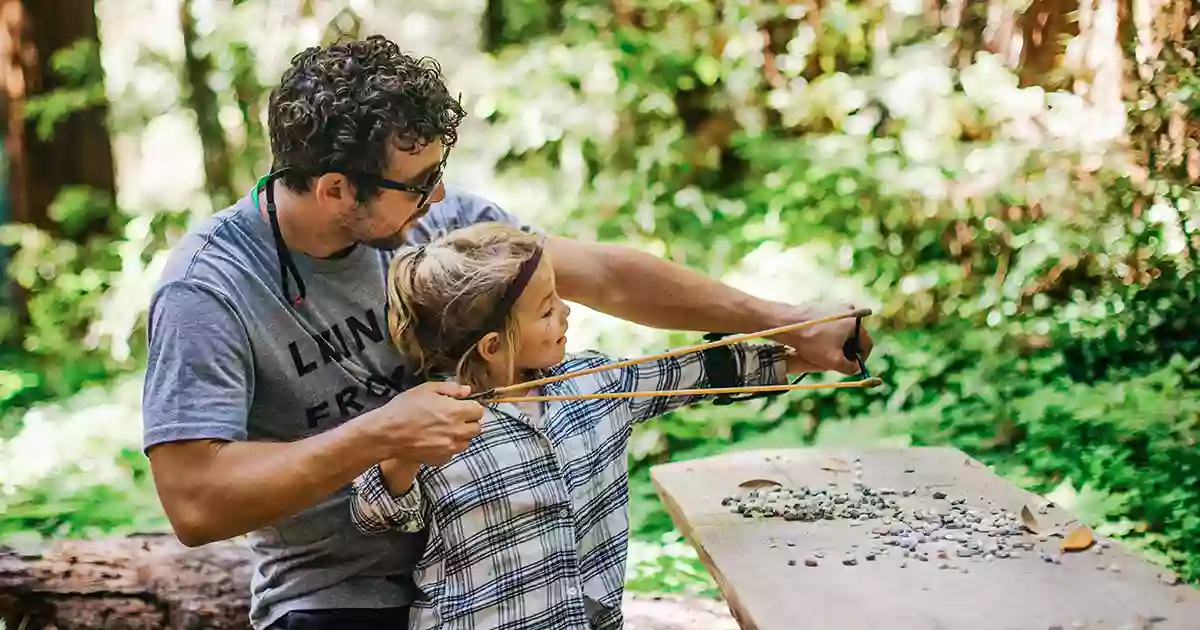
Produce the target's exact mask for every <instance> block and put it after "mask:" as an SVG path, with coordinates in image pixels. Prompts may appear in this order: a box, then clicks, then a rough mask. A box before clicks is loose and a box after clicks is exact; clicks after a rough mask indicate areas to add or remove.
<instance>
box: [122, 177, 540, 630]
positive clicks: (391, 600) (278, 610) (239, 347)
mask: <svg viewBox="0 0 1200 630" xmlns="http://www.w3.org/2000/svg"><path fill="white" fill-rule="evenodd" d="M486 221H500V222H505V223H509V224H513V225H519V226H521V227H522V228H523V229H526V230H532V229H533V228H532V227H530V226H528V225H523V224H521V223H520V222H519V221H518V220H517V218H516V217H514V216H512V215H510V214H508V213H506V212H504V211H503V210H501V209H500V208H498V207H497V206H496V205H494V204H492V203H490V202H488V201H486V200H484V199H482V198H480V197H478V196H475V195H471V194H468V193H466V192H463V191H460V190H457V189H454V188H450V187H448V188H447V192H446V198H445V199H444V200H443V201H442V202H440V203H438V204H435V205H434V206H433V207H432V208H431V209H430V212H429V214H428V215H426V216H425V217H424V218H422V219H421V221H420V222H419V223H418V225H416V226H415V227H414V228H413V229H412V231H411V232H410V233H409V235H408V237H409V244H411V245H416V244H419V243H422V242H427V241H428V240H430V239H431V238H433V237H434V236H436V235H437V234H440V233H442V232H445V231H449V230H453V229H455V228H459V227H463V226H466V225H470V224H473V223H480V222H486ZM291 256H292V258H293V260H294V261H295V263H296V266H297V267H298V269H299V271H300V273H301V274H302V275H303V278H304V282H305V285H306V288H307V295H306V297H305V300H304V302H303V303H302V304H301V305H300V306H293V305H292V303H291V300H290V299H289V296H284V295H283V293H282V289H281V285H280V280H279V278H280V275H279V262H278V257H277V255H276V251H275V245H274V239H273V236H272V233H271V228H270V225H269V224H268V223H267V220H266V218H265V217H264V216H263V215H262V214H260V212H259V210H258V209H257V208H256V206H255V204H254V202H253V200H252V198H251V197H250V196H249V195H247V196H246V197H243V198H242V199H241V200H239V201H238V202H237V203H236V204H234V205H233V206H232V207H230V208H228V209H226V210H223V211H221V212H219V213H217V214H216V215H214V216H213V217H211V218H210V219H208V220H206V221H205V222H203V223H202V224H200V225H198V226H196V227H195V228H193V229H192V230H190V231H189V232H188V234H186V235H185V236H184V238H183V239H181V241H180V242H179V243H178V244H177V245H176V247H175V248H174V250H173V251H172V253H171V256H170V258H169V260H168V263H167V265H166V268H165V269H164V271H163V273H162V275H161V277H160V279H159V282H158V285H157V286H156V288H155V292H154V295H153V298H152V299H151V303H150V314H149V340H148V341H149V356H148V361H147V371H146V381H145V386H144V396H143V423H144V430H143V448H145V449H148V448H149V447H151V446H153V445H156V444H161V443H164V442H173V441H179V440H194V439H216V440H277V441H294V440H297V439H301V438H304V437H307V436H310V435H313V434H316V433H319V432H321V431H325V430H328V429H330V428H333V427H336V426H338V425H339V424H341V423H343V422H346V421H347V420H349V419H351V418H353V417H355V416H357V415H359V414H362V413H364V412H367V411H370V410H372V409H375V408H377V407H379V406H381V405H382V404H384V403H385V402H387V401H388V400H389V399H390V398H391V397H392V396H395V395H396V394H397V393H398V392H400V391H403V390H404V389H406V388H408V387H411V386H412V385H413V384H415V383H414V380H413V378H412V377H411V375H410V374H409V372H408V370H407V366H406V365H405V363H404V360H403V359H402V357H400V356H399V354H398V353H397V352H396V351H395V349H394V348H393V347H392V345H391V344H390V342H389V340H388V338H387V318H386V293H385V287H384V280H385V274H386V272H387V266H388V262H389V261H390V257H391V253H390V252H381V251H376V250H372V249H369V248H367V247H364V246H359V247H357V248H356V249H354V250H353V251H351V253H350V254H348V255H346V256H344V257H341V258H337V259H315V258H311V257H308V256H305V255H304V254H302V253H300V252H296V251H292V252H291ZM292 286H293V290H294V285H292ZM349 496H350V492H349V486H347V487H346V488H344V489H342V490H340V491H339V492H337V493H335V494H333V495H332V496H330V497H328V498H327V499H326V500H325V501H323V502H321V503H320V504H318V505H316V506H314V507H312V508H310V509H308V510H305V511H303V512H301V513H300V514H297V515H295V516H293V517H291V518H287V519H283V520H282V521H281V522H279V523H276V524H275V525H274V526H272V527H266V528H263V529H260V530H257V531H254V532H251V533H250V535H249V536H248V538H249V545H250V548H251V549H252V550H253V551H254V552H255V554H256V555H255V557H256V560H255V567H254V573H253V578H252V582H251V605H250V617H251V623H252V624H253V626H254V627H255V628H256V629H262V628H265V627H267V626H269V625H270V624H271V623H273V622H274V621H275V620H277V619H278V618H279V617H281V616H282V615H284V614H286V613H287V612H289V611H291V610H306V609H322V608H363V607H366V608H383V607H392V606H403V605H406V604H408V603H410V602H411V601H412V600H413V596H414V592H413V588H412V586H411V584H410V583H407V582H405V581H397V580H395V579H393V578H389V576H395V575H408V574H411V572H412V570H413V567H414V565H415V563H416V561H417V559H418V558H419V557H420V554H421V551H422V549H423V548H424V541H425V539H424V534H423V533H415V534H411V533H403V532H394V533H389V534H388V535H385V536H364V535H363V534H361V533H360V532H358V531H357V529H356V528H355V527H354V525H353V523H352V522H351V521H350V510H349V508H348V507H347V500H348V498H349Z"/></svg>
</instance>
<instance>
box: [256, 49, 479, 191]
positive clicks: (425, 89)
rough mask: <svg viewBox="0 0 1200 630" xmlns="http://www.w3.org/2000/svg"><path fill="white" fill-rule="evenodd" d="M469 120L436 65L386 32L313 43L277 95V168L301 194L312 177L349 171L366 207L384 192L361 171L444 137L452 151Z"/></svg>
mask: <svg viewBox="0 0 1200 630" xmlns="http://www.w3.org/2000/svg"><path fill="white" fill-rule="evenodd" d="M465 115H466V112H465V111H464V110H463V108H462V105H461V104H460V103H459V102H458V99H456V98H454V97H452V96H451V95H450V93H449V91H448V90H447V89H446V84H445V80H444V77H443V76H442V71H441V67H440V66H439V65H438V63H437V61H436V60H434V59H432V58H429V57H422V58H419V59H418V58H414V57H412V56H409V55H407V54H404V53H402V52H401V51H400V48H399V47H398V46H397V45H396V44H395V43H394V42H392V41H390V40H388V39H387V38H385V37H383V36H382V35H372V36H370V37H368V38H366V39H365V40H359V41H349V42H341V43H337V44H333V45H330V46H324V47H319V46H314V47H312V48H308V49H307V50H305V51H303V52H301V53H299V54H298V55H296V56H295V57H293V58H292V64H291V66H290V67H289V68H288V69H287V70H286V71H284V73H283V76H282V78H281V79H280V81H279V86H278V87H277V88H276V89H275V90H273V91H272V93H271V101H270V107H269V111H268V115H267V126H268V128H269V130H270V136H271V152H272V157H273V160H274V163H273V164H272V170H278V169H283V168H287V169H289V170H288V171H287V172H286V173H284V174H282V175H281V176H280V179H281V180H282V181H283V183H284V184H285V185H286V186H287V187H288V188H290V189H292V190H294V191H296V192H298V193H305V192H308V189H309V182H310V181H311V179H312V178H313V177H317V176H320V175H322V174H324V173H328V172H335V171H336V172H341V173H345V174H346V175H347V177H349V178H350V180H351V182H352V183H353V184H354V186H355V189H356V190H357V197H358V200H359V201H360V202H365V201H367V200H369V199H371V198H373V197H374V196H375V195H376V194H377V192H378V187H377V186H376V185H375V183H374V182H373V181H372V180H371V179H370V178H356V177H355V176H354V174H355V173H363V174H366V175H373V176H377V177H378V176H383V175H384V171H385V170H386V168H387V164H388V153H389V151H388V148H389V147H396V148H398V149H400V150H401V151H408V152H414V153H415V152H417V151H420V150H421V149H422V148H424V147H425V146H427V145H428V144H430V143H432V142H434V141H436V140H439V139H440V140H441V141H442V144H443V145H445V147H446V149H447V150H449V149H450V147H452V146H454V143H455V142H457V140H458V125H459V123H460V122H462V119H463V117H464V116H465Z"/></svg>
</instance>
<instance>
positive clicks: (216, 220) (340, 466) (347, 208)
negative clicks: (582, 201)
mask: <svg viewBox="0 0 1200 630" xmlns="http://www.w3.org/2000/svg"><path fill="white" fill-rule="evenodd" d="M463 115H464V112H463V110H462V108H461V107H460V106H459V104H458V102H457V101H456V100H455V99H454V98H452V97H451V96H450V95H449V93H448V91H447V89H446V86H445V85H444V83H443V78H442V76H441V73H440V71H439V69H438V68H437V66H436V63H434V62H431V61H428V60H416V59H413V58H411V57H408V56H406V55H403V54H401V53H400V52H399V50H398V49H397V47H396V45H395V44H393V43H392V42H389V41H387V40H386V39H384V38H381V37H373V38H370V39H368V40H366V41H359V42H354V43H350V44H345V45H339V46H332V47H327V48H312V49H309V50H306V51H304V52H303V53H301V54H299V55H297V56H296V57H295V58H294V59H293V61H292V65H291V67H290V68H289V69H288V70H287V71H286V72H285V73H284V74H283V77H282V80H281V84H280V85H279V87H278V88H277V90H276V91H275V92H274V93H273V94H272V98H271V103H270V111H269V128H270V136H271V146H272V152H273V157H274V168H275V169H276V170H275V171H274V172H273V174H272V176H271V177H269V178H265V180H264V181H263V182H260V185H259V186H256V187H255V189H254V190H253V191H252V192H251V193H250V194H249V195H248V196H247V197H245V198H243V199H241V200H240V201H238V202H237V203H236V204H234V205H233V206H232V207H231V208H228V209H226V210H224V211H222V212H220V213H218V214H217V215H216V216H214V217H213V218H212V219H211V220H209V221H207V222H206V223H205V224H204V225H201V226H199V227H197V228H195V229H193V230H192V231H191V232H189V234H188V235H187V236H186V237H185V238H184V239H183V240H182V242H180V243H179V244H178V245H177V246H176V248H175V250H174V252H173V254H172V259H171V262H170V263H169V264H168V266H167V269H166V270H165V271H164V273H163V276H162V278H161V279H160V281H159V285H158V287H157V289H156V292H155V294H154V297H153V299H152V302H151V306H150V319H149V341H150V353H149V361H148V369H147V374H146V382H145V396H144V417H145V432H144V446H145V449H146V453H147V455H148V457H149V459H150V463H151V469H152V471H153V475H154V480H155V484H156V487H157V490H158V494H159V497H160V500H161V502H162V505H163V508H164V510H165V511H166V514H167V516H168V518H169V519H170V522H171V525H172V527H173V529H174V531H175V533H176V535H177V536H178V537H179V539H180V540H181V541H182V542H183V543H184V544H186V545H189V546H195V545H202V544H205V543H208V542H212V541H217V540H223V539H228V538H232V537H235V536H240V535H243V534H248V535H249V543H250V546H251V548H252V549H253V550H254V551H255V552H256V553H257V557H258V560H257V564H256V567H255V572H254V577H253V580H252V584H251V590H252V603H251V621H252V623H253V625H254V627H255V628H256V629H263V628H268V627H273V628H287V629H293V630H294V629H297V628H327V627H328V628H340V629H342V630H354V629H357V628H362V629H367V628H403V627H404V620H405V616H406V608H405V606H406V604H408V603H410V602H411V601H412V599H413V596H414V593H413V589H412V587H411V584H409V583H406V582H402V581H401V582H397V581H395V580H392V579H389V578H388V576H394V575H404V574H408V573H411V571H412V568H413V563H414V561H415V559H416V558H418V557H419V555H420V552H421V549H422V545H423V540H424V539H423V538H422V534H421V533H398V532H394V533H389V534H386V535H381V536H364V535H362V534H360V533H358V531H357V530H356V528H355V527H354V525H353V524H352V523H351V520H350V509H349V507H348V503H347V498H348V496H349V489H348V487H349V484H350V483H351V482H352V480H353V479H354V478H355V477H356V476H357V475H358V474H360V473H362V472H363V471H365V470H366V469H367V468H369V467H370V466H372V465H373V464H375V463H376V462H379V461H381V460H384V459H388V458H398V459H404V460H408V461H411V462H423V463H429V464H436V463H440V462H444V461H446V460H447V459H449V458H450V457H451V456H452V455H453V454H454V453H457V452H459V451H461V450H463V449H464V448H465V447H466V445H467V442H468V441H469V440H470V439H471V437H472V436H474V435H476V434H477V433H478V432H479V426H478V420H479V418H480V417H481V415H482V408H481V407H480V406H479V405H478V404H477V403H475V402H471V401H465V400H461V399H460V398H461V397H462V396H463V395H465V394H466V393H467V391H466V388H465V387H462V386H458V385H454V384H450V383H424V384H419V385H418V384H415V383H413V382H412V379H411V378H410V376H409V374H408V372H407V370H406V366H405V364H404V361H403V360H402V358H401V357H400V356H399V355H398V354H397V353H396V352H395V351H394V349H393V347H392V346H391V344H390V343H389V340H388V335H387V323H386V313H385V304H386V296H385V294H384V291H385V286H384V281H383V279H384V274H385V272H386V269H387V265H388V261H389V259H390V258H389V253H388V252H389V251H390V250H392V249H394V248H396V247H398V246H401V245H406V244H413V243H419V242H423V241H426V240H428V239H429V238H431V235H432V234H434V233H435V232H438V231H442V230H447V229H453V228H454V227H458V226H461V225H467V224H471V223H474V222H479V221H507V222H510V223H516V222H517V219H516V218H515V217H514V216H512V215H510V214H508V213H506V212H504V211H503V210H501V209H500V208H498V207H496V206H495V205H494V204H491V203H490V202H488V201H486V200H484V199H482V198H480V197H477V196H474V195H471V194H469V193H466V192H463V191H459V190H454V189H447V188H446V187H445V186H443V184H442V181H441V176H442V171H443V168H444V167H445V164H446V160H447V158H448V156H449V152H450V149H451V148H452V147H453V145H454V143H455V142H456V141H457V135H456V132H457V128H458V125H459V122H460V120H461V119H462V117H463ZM526 229H532V228H529V227H528V226H526ZM547 249H548V251H549V252H550V253H551V255H552V257H553V260H554V261H555V271H556V274H557V276H558V284H559V288H560V292H561V294H562V295H563V297H564V299H568V300H572V301H576V302H579V303H582V304H585V305H588V306H590V307H592V308H595V309H597V310H600V311H602V312H606V313H609V314H612V315H615V316H617V317H621V318H624V319H627V320H629V321H633V322H638V323H641V324H644V325H649V326H654V327H659V328H670V329H686V330H698V331H706V330H720V331H725V332H749V331H754V330H761V329H765V328H769V327H774V326H779V325H783V324H787V323H792V322H796V321H801V320H806V319H811V318H814V317H823V316H827V315H831V314H835V313H840V312H844V311H846V310H849V309H850V308H851V307H850V306H848V305H810V306H792V305H787V304H780V303H776V302H768V301H764V300H759V299H755V298H753V297H751V296H749V295H747V294H745V293H742V292H740V291H737V290H735V289H733V288H730V287H728V286H725V285H723V284H720V283H718V282H716V281H714V280H711V279H709V278H706V277H704V276H703V275H701V274H698V273H695V272H692V271H689V270H687V269H685V268H683V267H681V266H677V265H674V264H671V263H668V262H665V261H662V260H659V259H657V258H655V257H653V256H650V255H647V254H643V253H640V252H637V251H634V250H631V249H628V248H624V247H619V246H613V245H603V244H589V243H581V242H574V241H570V240H567V239H562V238H556V237H550V238H549V239H548V241H547ZM636 285H641V286H640V287H638V290H636V291H634V290H632V287H634V286H636ZM853 330H854V320H852V319H847V320H841V321H838V322H835V323H833V324H828V325H822V326H814V327H809V328H806V329H804V330H802V331H798V332H796V333H794V334H791V335H789V336H781V337H780V338H778V339H779V341H782V342H784V343H787V344H789V345H792V346H793V347H795V348H796V349H797V350H798V351H799V352H800V353H801V354H802V355H803V356H804V357H805V359H806V360H807V361H808V362H809V363H810V364H811V371H828V370H836V371H840V372H842V373H846V374H852V373H855V371H856V369H855V365H853V364H851V363H850V361H848V360H847V359H846V358H845V357H844V356H843V352H842V346H843V344H844V342H845V341H846V340H847V339H848V338H849V337H850V336H851V334H852V332H853ZM862 349H863V352H864V354H869V353H870V349H871V341H870V337H869V336H868V335H865V334H864V336H863V339H862Z"/></svg>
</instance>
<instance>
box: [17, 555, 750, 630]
mask: <svg viewBox="0 0 1200 630" xmlns="http://www.w3.org/2000/svg"><path fill="white" fill-rule="evenodd" d="M251 568H252V565H251V554H250V552H249V550H247V549H246V548H244V547H242V546H241V545H239V544H237V543H235V542H222V543H214V544H210V545H205V546H204V547H200V548H198V549H188V548H187V547H184V546H183V545H181V544H179V542H178V541H176V540H175V538H174V537H173V536H169V535H161V534H150V535H143V536H131V537H129V538H109V539H104V540H93V541H62V542H58V543H55V544H54V545H52V546H51V547H49V548H48V549H46V550H45V551H43V552H41V553H39V554H36V555H22V554H19V553H17V552H15V551H12V550H9V549H5V548H3V547H0V620H3V621H4V622H5V623H6V624H7V628H8V630H249V628H250V624H249V621H248V613H249V604H250V597H249V591H250V588H249V584H250V573H251ZM625 615H626V623H625V627H626V629H627V630H737V628H738V626H737V624H736V622H734V620H733V617H732V616H731V615H730V614H729V612H728V609H727V608H726V606H725V604H724V603H721V602H716V601H710V600H702V599H696V598H691V597H675V596H670V597H645V596H630V595H626V597H625Z"/></svg>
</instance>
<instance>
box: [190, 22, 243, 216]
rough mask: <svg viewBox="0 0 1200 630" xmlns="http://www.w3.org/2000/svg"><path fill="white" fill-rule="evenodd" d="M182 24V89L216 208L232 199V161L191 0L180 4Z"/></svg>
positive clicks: (208, 188) (209, 194) (210, 62)
mask: <svg viewBox="0 0 1200 630" xmlns="http://www.w3.org/2000/svg"><path fill="white" fill-rule="evenodd" d="M179 28H180V31H181V32H182V35H183V92H184V94H185V97H186V99H187V101H186V102H187V106H188V108H189V109H191V110H192V113H193V114H195V116H196V130H197V132H198V133H199V134H200V146H201V149H202V150H203V153H204V188H205V191H206V192H207V193H208V197H209V199H210V200H211V201H212V204H213V207H214V208H218V209H219V208H223V207H225V206H227V205H229V204H230V203H233V200H234V198H235V195H234V192H233V161H232V160H231V159H230V157H229V141H228V139H227V138H226V136H225V128H224V127H222V126H221V118H220V110H221V105H220V102H219V101H218V100H217V93H216V92H214V91H213V89H212V86H210V85H209V83H208V80H209V77H210V76H211V75H212V71H213V63H212V57H211V56H210V55H209V54H208V53H207V52H205V51H202V50H200V48H199V43H200V36H199V34H198V33H197V32H196V17H195V15H194V14H193V13H192V0H183V2H181V3H180V5H179Z"/></svg>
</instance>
